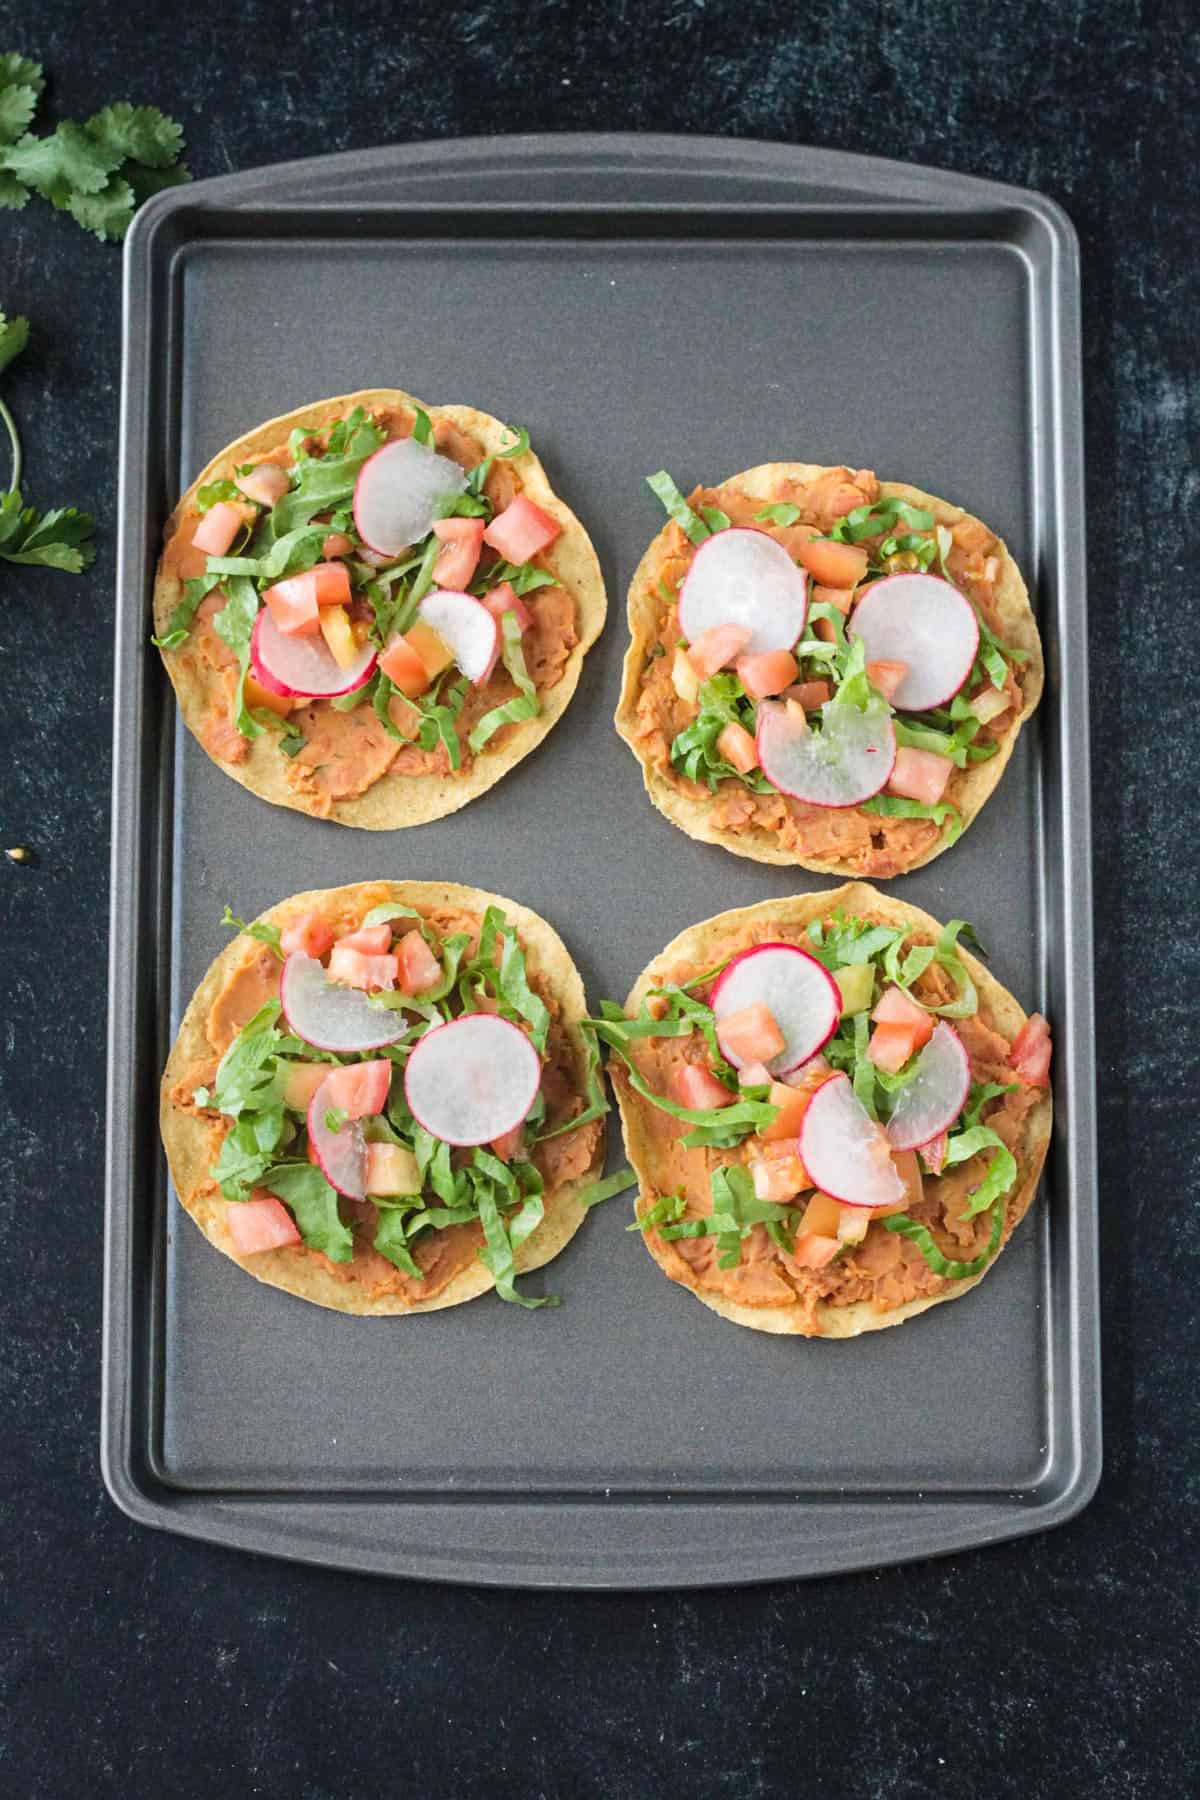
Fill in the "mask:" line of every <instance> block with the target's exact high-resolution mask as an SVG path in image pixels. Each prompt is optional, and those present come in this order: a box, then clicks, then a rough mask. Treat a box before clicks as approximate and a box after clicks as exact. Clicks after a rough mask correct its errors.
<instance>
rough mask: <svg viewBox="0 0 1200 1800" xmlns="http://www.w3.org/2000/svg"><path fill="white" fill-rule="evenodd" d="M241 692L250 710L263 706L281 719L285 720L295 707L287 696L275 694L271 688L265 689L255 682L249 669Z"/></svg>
mask: <svg viewBox="0 0 1200 1800" xmlns="http://www.w3.org/2000/svg"><path fill="white" fill-rule="evenodd" d="M243 692H244V694H245V696H246V705H247V706H249V707H251V708H253V707H255V706H265V707H266V709H267V711H268V712H273V713H278V715H279V717H280V718H281V719H286V718H287V716H288V714H289V713H290V712H291V710H292V707H293V706H294V705H295V702H294V701H293V700H292V699H291V698H290V697H289V696H288V695H287V694H276V693H275V692H274V691H273V690H272V689H271V688H265V687H263V685H262V683H261V682H258V681H255V679H254V677H253V675H251V673H250V671H249V669H247V671H246V685H245V688H244V689H243Z"/></svg>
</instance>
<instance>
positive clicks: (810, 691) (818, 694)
mask: <svg viewBox="0 0 1200 1800" xmlns="http://www.w3.org/2000/svg"><path fill="white" fill-rule="evenodd" d="M821 623H822V620H820V619H818V620H817V624H818V625H820V624H821ZM783 691H784V698H785V699H787V700H794V701H795V702H796V704H797V706H802V707H803V708H804V710H805V712H806V713H810V712H820V710H821V708H822V707H823V706H824V704H825V702H826V701H827V700H828V699H830V698H831V697H832V694H833V688H832V686H831V684H830V683H829V682H828V681H797V682H796V683H795V684H794V685H793V686H792V687H789V688H785V689H784V690H783Z"/></svg>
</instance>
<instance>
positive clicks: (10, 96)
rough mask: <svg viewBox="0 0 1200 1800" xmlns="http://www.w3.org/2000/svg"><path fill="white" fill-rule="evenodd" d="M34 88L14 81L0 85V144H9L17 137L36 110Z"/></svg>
mask: <svg viewBox="0 0 1200 1800" xmlns="http://www.w3.org/2000/svg"><path fill="white" fill-rule="evenodd" d="M37 103H38V97H37V92H36V90H35V89H34V88H32V87H29V86H28V85H27V84H23V85H21V86H19V87H18V86H17V85H16V84H15V83H11V84H5V85H3V86H0V144H11V143H13V142H14V141H15V140H16V139H17V138H19V137H20V136H21V134H22V132H23V131H24V130H25V128H26V126H27V125H28V124H29V122H30V120H31V119H32V118H33V115H34V113H35V111H36V110H37Z"/></svg>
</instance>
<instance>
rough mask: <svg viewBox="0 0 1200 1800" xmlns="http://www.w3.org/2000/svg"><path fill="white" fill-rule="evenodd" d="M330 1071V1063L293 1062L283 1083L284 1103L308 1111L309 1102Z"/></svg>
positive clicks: (301, 1110)
mask: <svg viewBox="0 0 1200 1800" xmlns="http://www.w3.org/2000/svg"><path fill="white" fill-rule="evenodd" d="M328 1073H329V1064H328V1063H293V1064H292V1065H291V1067H290V1068H289V1069H288V1072H287V1077H286V1079H285V1081H284V1084H283V1104H284V1105H285V1106H290V1107H291V1109H292V1111H293V1112H299V1113H306V1112H307V1111H308V1103H309V1101H310V1100H311V1099H312V1097H313V1095H314V1094H315V1093H316V1091H317V1089H318V1088H319V1087H320V1085H321V1083H322V1082H323V1081H324V1079H325V1077H326V1076H327V1075H328Z"/></svg>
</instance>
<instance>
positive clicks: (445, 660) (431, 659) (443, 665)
mask: <svg viewBox="0 0 1200 1800" xmlns="http://www.w3.org/2000/svg"><path fill="white" fill-rule="evenodd" d="M404 635H405V637H406V638H407V639H408V644H409V648H410V649H413V650H415V651H416V653H417V655H418V656H419V657H420V659H421V661H422V662H423V663H424V664H425V673H426V674H427V675H428V677H429V679H430V681H432V680H433V679H434V677H435V676H437V675H440V674H441V672H442V670H443V669H448V668H449V667H450V664H451V663H452V662H453V661H454V652H453V650H452V649H451V648H450V646H449V644H448V643H447V642H446V640H445V638H444V637H442V636H441V634H440V633H439V632H436V631H435V630H434V629H433V626H432V625H429V624H427V623H426V621H425V620H424V619H414V621H413V623H412V624H411V625H410V626H409V628H408V630H407V631H406V632H405V634H404Z"/></svg>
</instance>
